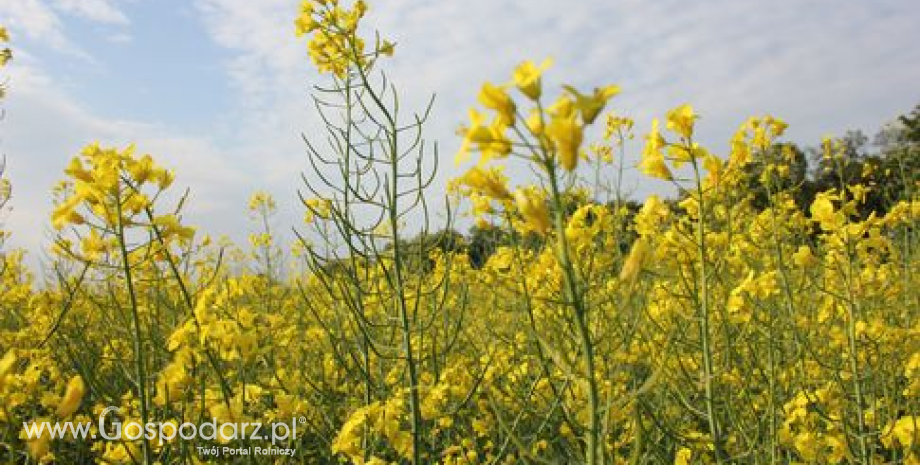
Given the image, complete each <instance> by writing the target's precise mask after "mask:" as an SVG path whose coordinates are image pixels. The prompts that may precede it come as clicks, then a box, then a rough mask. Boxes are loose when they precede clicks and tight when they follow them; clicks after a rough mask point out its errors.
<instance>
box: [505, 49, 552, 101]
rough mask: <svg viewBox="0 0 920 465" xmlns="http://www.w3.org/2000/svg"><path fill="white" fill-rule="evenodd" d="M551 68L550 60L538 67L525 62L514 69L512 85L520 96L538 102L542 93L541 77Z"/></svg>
mask: <svg viewBox="0 0 920 465" xmlns="http://www.w3.org/2000/svg"><path fill="white" fill-rule="evenodd" d="M550 66H552V60H550V59H546V60H544V61H543V63H540V65H539V66H538V65H535V64H534V63H533V62H532V61H530V60H527V61H525V62H523V63H521V64H519V65H518V67H517V68H515V69H514V85H516V86H517V88H518V90H520V91H521V93H522V94H524V95H526V96H527V97H528V98H530V99H532V100H539V99H540V94H541V93H542V91H543V88H542V83H541V76H542V74H543V71H546V69H547V68H549V67H550Z"/></svg>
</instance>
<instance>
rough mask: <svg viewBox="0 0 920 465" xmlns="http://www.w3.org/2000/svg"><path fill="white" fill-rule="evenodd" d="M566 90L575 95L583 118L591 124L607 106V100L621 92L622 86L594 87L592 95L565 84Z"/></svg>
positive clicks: (576, 104) (586, 122)
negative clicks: (584, 93)
mask: <svg viewBox="0 0 920 465" xmlns="http://www.w3.org/2000/svg"><path fill="white" fill-rule="evenodd" d="M563 87H564V88H565V90H566V91H568V92H569V93H570V94H572V97H575V108H577V109H578V111H579V112H581V119H582V121H584V122H585V124H591V123H593V122H594V120H595V119H597V116H598V115H599V114H600V113H601V111H603V110H604V107H605V106H607V101H608V100H610V98H611V97H613V96H614V95H616V94H619V93H620V86H604V87H597V88H595V89H594V93H593V94H591V95H583V94H581V93H580V92H578V91H577V90H575V88H574V87H572V86H563Z"/></svg>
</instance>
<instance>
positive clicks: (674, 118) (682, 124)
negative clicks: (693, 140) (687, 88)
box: [667, 105, 699, 139]
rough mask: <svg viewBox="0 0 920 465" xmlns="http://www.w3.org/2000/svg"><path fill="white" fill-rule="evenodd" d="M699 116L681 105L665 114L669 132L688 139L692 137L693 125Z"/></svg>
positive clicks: (689, 107) (688, 107)
mask: <svg viewBox="0 0 920 465" xmlns="http://www.w3.org/2000/svg"><path fill="white" fill-rule="evenodd" d="M697 118H699V116H698V115H697V114H696V113H694V112H693V107H691V106H690V105H681V106H679V107H677V108H675V109H673V110H671V111H669V112H668V114H667V122H668V123H667V127H668V129H669V130H671V131H674V132H676V133H677V134H680V135H681V136H683V137H684V138H687V139H689V138H690V137H691V136H693V124H694V122H695V121H696V119H697Z"/></svg>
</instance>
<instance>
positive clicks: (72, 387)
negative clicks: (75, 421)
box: [57, 375, 86, 418]
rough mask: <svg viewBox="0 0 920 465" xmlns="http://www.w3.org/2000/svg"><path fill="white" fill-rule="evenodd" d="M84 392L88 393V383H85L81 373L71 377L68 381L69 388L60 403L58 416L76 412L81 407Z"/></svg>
mask: <svg viewBox="0 0 920 465" xmlns="http://www.w3.org/2000/svg"><path fill="white" fill-rule="evenodd" d="M84 394H86V385H85V384H83V378H81V377H80V375H77V376H74V377H73V378H71V379H70V382H68V383H67V389H66V390H65V391H64V397H63V398H62V399H61V402H60V403H59V404H58V408H57V416H58V417H61V418H64V417H68V416H70V414H72V413H73V412H76V411H77V408H78V407H80V401H82V400H83V395H84Z"/></svg>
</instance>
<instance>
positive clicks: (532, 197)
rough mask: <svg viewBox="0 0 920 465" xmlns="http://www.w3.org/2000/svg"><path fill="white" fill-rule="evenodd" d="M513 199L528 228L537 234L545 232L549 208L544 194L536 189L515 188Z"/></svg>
mask: <svg viewBox="0 0 920 465" xmlns="http://www.w3.org/2000/svg"><path fill="white" fill-rule="evenodd" d="M514 201H515V203H516V204H517V207H518V211H520V212H521V216H523V217H524V221H525V222H526V223H527V226H528V228H529V229H530V230H532V231H534V232H536V233H537V234H545V233H546V231H547V230H549V227H550V221H549V209H548V208H547V207H546V198H545V196H544V195H542V194H541V193H540V192H538V191H537V190H536V189H517V190H516V191H514Z"/></svg>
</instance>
